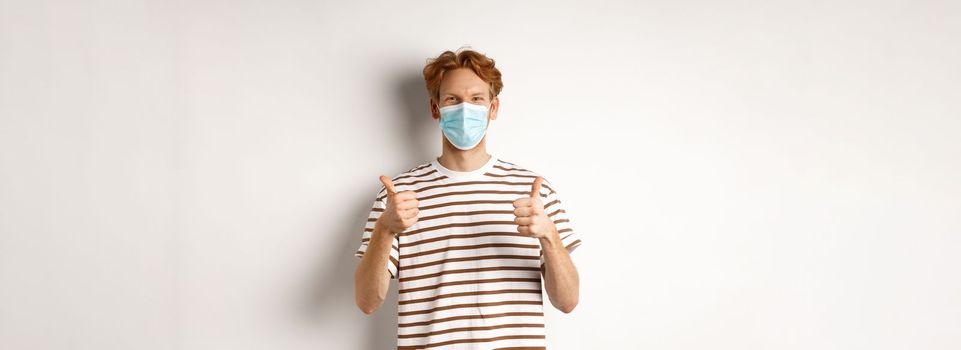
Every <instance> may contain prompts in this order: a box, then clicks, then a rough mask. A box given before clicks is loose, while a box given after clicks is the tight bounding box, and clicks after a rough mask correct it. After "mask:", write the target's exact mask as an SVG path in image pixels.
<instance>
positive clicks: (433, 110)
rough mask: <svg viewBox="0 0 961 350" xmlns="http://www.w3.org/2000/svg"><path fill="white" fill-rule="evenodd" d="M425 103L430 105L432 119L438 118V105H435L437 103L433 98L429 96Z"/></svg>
mask: <svg viewBox="0 0 961 350" xmlns="http://www.w3.org/2000/svg"><path fill="white" fill-rule="evenodd" d="M427 103H428V104H429V105H430V116H431V117H432V118H434V119H437V120H440V107H437V103H436V102H434V98H433V97H431V98H430V100H429V101H428V102H427Z"/></svg>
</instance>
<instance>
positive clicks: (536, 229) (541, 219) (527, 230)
mask: <svg viewBox="0 0 961 350" xmlns="http://www.w3.org/2000/svg"><path fill="white" fill-rule="evenodd" d="M542 181H543V179H542V178H541V177H540V176H538V177H537V178H536V179H534V184H533V185H531V195H530V197H522V198H518V199H516V200H514V223H515V224H517V232H520V233H521V234H523V235H525V236H530V237H534V238H548V237H550V236H551V235H555V234H557V228H556V227H554V221H552V220H551V219H550V217H548V216H547V213H545V212H544V203H543V202H541V195H540V192H541V182H542Z"/></svg>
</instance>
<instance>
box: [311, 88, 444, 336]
mask: <svg viewBox="0 0 961 350" xmlns="http://www.w3.org/2000/svg"><path fill="white" fill-rule="evenodd" d="M413 72H416V74H406V75H403V76H402V77H400V78H399V79H397V80H396V87H397V89H396V91H397V94H396V97H397V101H396V102H395V103H397V105H398V109H397V110H398V111H403V112H404V113H403V115H395V116H388V117H386V118H402V120H401V121H400V123H396V125H406V127H403V128H399V129H398V130H397V132H398V133H401V135H398V136H399V137H400V138H401V139H404V140H407V144H404V145H398V148H400V149H401V150H402V151H401V152H399V153H400V154H401V155H402V157H403V162H402V163H401V164H405V165H404V168H403V169H394V171H390V169H384V170H383V172H384V173H385V175H389V176H390V175H396V174H399V173H401V172H403V171H406V170H407V169H410V168H412V167H413V166H414V165H417V164H422V163H425V162H428V161H430V160H431V159H433V157H436V156H437V155H438V154H435V152H436V151H435V150H436V149H439V148H440V147H439V142H440V140H438V138H437V137H436V136H437V135H438V134H437V133H438V127H437V125H436V123H437V122H436V121H435V120H434V119H433V118H431V117H430V109H429V100H428V96H427V91H426V88H425V86H424V79H423V76H421V75H420V70H419V69H415V70H413ZM387 124H391V123H387ZM384 156H390V154H375V155H373V157H384ZM378 175H379V174H370V179H369V181H368V180H365V181H366V182H369V183H370V191H366V192H364V193H361V194H358V195H357V196H354V197H352V198H340V199H337V200H338V201H340V202H341V203H344V204H346V205H349V206H348V207H349V208H351V209H350V211H349V214H350V215H349V216H347V217H335V218H329V219H328V220H323V222H322V223H321V224H320V225H322V226H320V227H322V230H323V231H322V232H320V235H321V236H322V237H330V239H326V238H325V239H321V240H320V241H322V242H328V243H329V244H325V245H323V246H321V247H320V248H322V249H328V250H334V251H333V252H326V253H325V254H321V255H322V256H327V257H328V259H326V260H325V261H320V262H318V264H317V265H316V268H315V269H314V271H316V273H314V274H312V275H311V276H307V277H306V279H307V280H308V281H309V285H308V287H307V290H306V291H305V293H306V301H305V302H304V303H303V304H299V305H298V306H297V311H296V312H297V313H298V314H299V315H301V316H303V317H304V318H306V321H308V322H306V324H307V325H308V326H310V327H317V326H320V327H336V329H348V330H350V329H363V330H364V332H363V333H362V334H341V335H340V336H343V337H355V336H356V337H358V338H360V339H361V340H360V343H361V344H364V345H363V347H362V348H361V349H366V350H383V349H394V348H397V280H396V279H392V280H391V281H390V290H389V291H388V293H387V297H386V299H385V300H384V303H383V305H381V307H380V308H378V309H377V311H375V312H374V313H373V314H372V315H369V316H367V315H364V314H363V312H361V311H360V309H359V308H357V306H356V304H355V303H354V271H355V270H356V268H357V263H358V262H360V259H359V258H357V257H355V256H354V252H356V251H357V247H358V246H360V240H361V238H362V235H363V228H364V225H365V223H366V220H367V215H368V214H369V211H370V206H371V203H372V201H373V200H374V194H375V193H376V192H377V191H378V190H379V189H380V183H379V182H378V181H377V176H378ZM300 300H304V299H300ZM358 319H359V320H360V321H359V322H363V323H364V325H357V327H350V326H349V325H348V326H345V325H343V324H342V323H343V322H345V321H348V322H352V321H355V320H358Z"/></svg>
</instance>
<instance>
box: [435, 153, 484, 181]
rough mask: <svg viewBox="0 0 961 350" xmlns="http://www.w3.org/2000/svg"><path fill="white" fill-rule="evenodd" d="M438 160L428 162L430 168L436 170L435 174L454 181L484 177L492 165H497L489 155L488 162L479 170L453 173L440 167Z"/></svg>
mask: <svg viewBox="0 0 961 350" xmlns="http://www.w3.org/2000/svg"><path fill="white" fill-rule="evenodd" d="M438 158H440V157H437V158H434V159H433V160H431V162H430V164H431V166H433V167H434V169H437V172H439V173H441V174H444V175H447V177H449V178H451V179H454V180H465V179H472V178H478V177H482V176H484V174H485V173H487V172H488V171H490V169H491V168H493V167H494V164H496V163H497V158H496V157H494V156H493V155H491V158H490V160H488V161H487V163H485V164H484V165H483V166H481V167H480V168H477V169H475V170H472V171H454V170H450V169H447V168H445V167H444V166H443V165H441V164H440V162H439V161H438V160H437V159H438Z"/></svg>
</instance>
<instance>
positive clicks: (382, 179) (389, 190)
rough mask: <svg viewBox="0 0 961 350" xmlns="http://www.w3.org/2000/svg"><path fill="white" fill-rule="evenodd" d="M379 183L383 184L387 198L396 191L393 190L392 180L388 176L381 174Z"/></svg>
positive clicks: (392, 195) (391, 196)
mask: <svg viewBox="0 0 961 350" xmlns="http://www.w3.org/2000/svg"><path fill="white" fill-rule="evenodd" d="M380 183H382V184H384V187H385V188H387V198H393V197H394V194H396V193H397V191H396V190H394V182H393V181H390V178H389V177H386V176H384V175H381V176H380Z"/></svg>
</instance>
